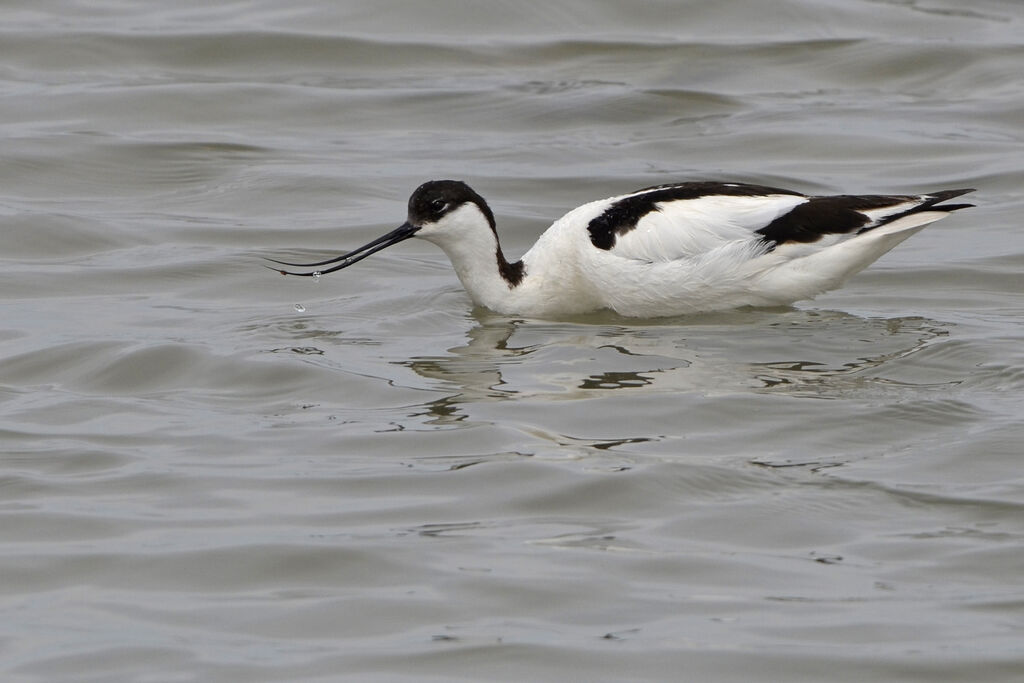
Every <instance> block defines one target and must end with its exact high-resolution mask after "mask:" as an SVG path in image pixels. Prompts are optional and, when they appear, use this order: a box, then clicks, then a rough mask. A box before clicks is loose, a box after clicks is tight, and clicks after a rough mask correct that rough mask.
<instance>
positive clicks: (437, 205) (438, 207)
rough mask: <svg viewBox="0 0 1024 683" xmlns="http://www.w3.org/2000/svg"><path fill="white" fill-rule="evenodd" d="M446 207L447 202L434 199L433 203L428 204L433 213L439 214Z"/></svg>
mask: <svg viewBox="0 0 1024 683" xmlns="http://www.w3.org/2000/svg"><path fill="white" fill-rule="evenodd" d="M446 206H448V202H446V201H445V200H443V199H435V200H434V201H432V202H430V209H431V210H432V211H434V212H435V213H441V212H442V211H444V207H446Z"/></svg>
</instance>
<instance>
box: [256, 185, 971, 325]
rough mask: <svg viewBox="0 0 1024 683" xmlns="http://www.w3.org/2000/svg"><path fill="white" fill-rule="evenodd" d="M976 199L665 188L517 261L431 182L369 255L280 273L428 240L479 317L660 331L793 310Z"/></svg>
mask: <svg viewBox="0 0 1024 683" xmlns="http://www.w3.org/2000/svg"><path fill="white" fill-rule="evenodd" d="M973 191H974V190H973V189H958V190H941V191H938V192H930V193H926V194H891V195H829V196H810V195H806V194H803V193H800V192H795V191H792V190H784V189H779V188H775V187H767V186H763V185H757V184H750V183H741V182H719V181H686V182H677V183H669V184H662V185H655V186H652V187H646V188H643V189H640V190H636V191H634V192H629V193H627V194H621V195H617V196H613V197H608V198H606V199H600V200H597V201H592V202H589V203H586V204H583V205H581V206H579V207H577V208H575V209H573V210H571V211H569V212H568V213H567V214H565V215H564V216H562V217H561V218H559V219H558V220H556V221H555V222H554V223H552V225H551V226H550V227H549V228H548V229H547V230H546V231H545V232H544V233H543V234H542V235H541V236H540V237H539V238H538V239H537V242H536V243H535V244H534V246H533V247H532V248H530V249H529V250H528V251H527V252H526V253H525V254H524V255H523V257H522V258H521V259H519V260H517V261H509V260H508V259H507V258H506V256H505V254H504V252H503V251H502V248H501V243H500V241H499V239H498V231H497V228H496V227H495V220H494V213H493V212H492V211H491V208H490V206H489V205H488V204H487V202H486V201H485V200H484V198H483V197H481V196H480V195H479V194H477V192H476V191H475V190H473V189H472V188H471V187H470V186H469V185H467V184H466V183H465V182H463V181H460V180H431V181H428V182H426V183H423V184H422V185H420V186H419V187H418V188H417V189H416V190H415V191H414V192H413V193H412V195H411V196H410V198H409V204H408V215H407V218H406V221H405V223H403V224H402V225H401V226H399V227H398V228H397V229H395V230H393V231H391V232H389V233H387V234H386V235H383V236H381V237H379V238H377V239H375V240H373V241H372V242H370V243H368V244H365V245H363V246H361V247H359V248H358V249H353V250H352V251H349V252H347V253H345V254H342V255H341V256H337V257H335V258H330V259H326V260H323V261H318V262H315V263H291V262H287V261H278V260H276V259H267V260H268V261H271V262H272V263H274V264H277V266H268V267H270V268H272V269H274V270H278V271H279V272H280V273H281V274H283V275H301V276H306V277H314V278H319V277H320V276H321V275H324V274H327V273H331V272H334V271H338V270H341V269H343V268H348V267H349V266H351V265H353V264H355V263H357V262H359V261H361V260H363V259H364V258H366V257H368V256H370V255H371V254H374V253H376V252H378V251H380V250H382V249H385V248H387V247H390V246H392V245H394V244H398V243H399V242H402V241H404V240H407V239H409V238H413V237H416V238H420V239H424V240H427V241H428V242H432V243H434V244H436V245H437V246H439V247H440V248H441V249H442V250H443V251H444V252H445V254H446V255H447V256H448V258H449V259H450V261H451V263H452V265H453V266H454V269H455V273H456V275H457V276H458V278H459V280H460V281H461V282H462V285H463V287H465V289H466V291H467V292H468V293H469V296H470V298H471V299H472V300H473V303H474V304H476V305H478V306H482V307H484V308H487V309H490V310H492V311H494V312H496V313H499V314H505V315H518V316H527V317H538V318H557V317H560V316H569V315H576V314H583V313H589V312H593V311H598V310H603V309H610V310H612V311H614V312H616V313H618V314H619V315H621V316H625V317H635V318H657V317H665V316H680V315H687V314H693V313H705V312H711V311H721V310H728V309H736V308H743V307H778V306H789V305H791V304H793V303H795V302H797V301H801V300H806V299H811V298H813V297H815V296H817V295H818V294H821V293H823V292H826V291H829V290H831V289H834V288H836V287H839V286H840V285H841V284H842V283H843V282H844V281H845V280H846V279H847V278H849V277H850V276H852V275H854V274H855V273H857V272H859V271H861V270H862V269H864V268H866V267H867V266H868V265H870V264H871V263H873V262H874V261H875V260H877V259H878V258H879V257H881V256H882V255H883V254H885V253H886V252H888V251H889V250H890V249H892V248H893V247H895V246H896V245H897V244H899V243H900V242H902V241H903V240H905V239H907V238H908V237H910V236H911V235H913V234H914V233H916V232H918V231H920V230H921V229H922V228H924V227H925V226H926V225H928V224H930V223H933V222H934V221H937V220H939V219H941V218H945V217H946V216H948V215H949V214H950V213H952V212H953V211H958V210H960V209H965V208H969V207H972V206H974V205H973V204H945V203H943V202H947V201H948V200H950V199H953V198H955V197H959V196H961V195H964V194H967V193H969V192H973ZM278 266H287V267H288V268H306V269H311V270H306V271H294V270H286V269H281V268H279V267H278Z"/></svg>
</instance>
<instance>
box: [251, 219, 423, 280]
mask: <svg viewBox="0 0 1024 683" xmlns="http://www.w3.org/2000/svg"><path fill="white" fill-rule="evenodd" d="M417 230H419V226H417V225H411V224H409V223H403V224H402V225H401V226H400V227H398V228H396V229H395V230H392V231H391V232H389V233H388V234H386V235H383V236H381V237H378V238H377V239H375V240H374V241H372V242H370V243H369V244H364V245H363V246H361V247H359V248H358V249H353V250H352V251H350V252H348V253H347V254H342V255H341V256H336V257H334V258H332V259H327V260H326V261H317V262H316V263H288V262H287V261H278V260H277V259H272V258H268V259H267V260H268V261H270V262H271V263H277V264H280V265H282V266H292V267H295V268H318V266H326V265H330V264H332V263H336V264H338V265H336V266H331V267H330V268H324V269H323V270H320V269H319V268H318V269H317V270H311V271H309V272H308V273H296V272H292V271H290V270H281V269H280V268H274V267H273V266H267V268H270V269H271V270H276V271H277V272H279V273H281V275H302V276H304V277H313V276H317V277H319V276H320V275H324V274H326V273H333V272H334V271H336V270H341V269H342V268H348V267H349V266H351V265H352V264H353V263H358V262H359V261H362V260H363V259H364V258H366V257H367V256H369V255H370V254H375V253H377V252H378V251H380V250H381V249H387V248H388V247H390V246H391V245H392V244H398V243H399V242H401V241H403V240H407V239H409V238H410V237H412V236H413V235H415V234H416V231H417Z"/></svg>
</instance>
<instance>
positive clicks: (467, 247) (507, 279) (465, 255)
mask: <svg viewBox="0 0 1024 683" xmlns="http://www.w3.org/2000/svg"><path fill="white" fill-rule="evenodd" d="M437 244H438V246H439V247H441V249H443V250H444V252H445V254H446V255H447V256H448V258H449V260H451V262H452V266H453V267H454V268H455V274H456V275H458V277H459V280H460V281H461V282H462V286H463V287H465V288H466V291H467V292H468V293H469V296H470V297H471V298H472V299H473V302H474V303H475V304H477V305H479V306H485V307H486V308H490V309H492V310H495V311H500V310H502V309H503V308H505V306H504V305H503V304H506V303H508V301H509V299H510V298H512V297H513V296H514V294H515V292H516V288H517V287H519V285H520V284H521V283H522V281H523V279H524V278H525V277H526V268H525V266H524V264H523V262H522V261H516V262H514V263H509V261H508V259H506V258H505V254H504V253H503V252H502V250H501V245H500V243H499V242H498V236H497V234H496V233H495V232H494V231H492V230H480V231H477V232H475V233H473V235H472V237H469V238H463V239H459V240H457V241H450V242H447V241H446V242H438V243H437Z"/></svg>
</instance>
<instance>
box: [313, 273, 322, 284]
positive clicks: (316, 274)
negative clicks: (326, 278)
mask: <svg viewBox="0 0 1024 683" xmlns="http://www.w3.org/2000/svg"><path fill="white" fill-rule="evenodd" d="M321 275H323V273H321V272H320V271H319V270H317V271H315V272H314V273H313V282H320V276H321Z"/></svg>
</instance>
